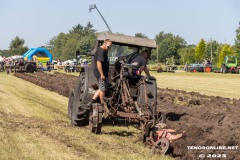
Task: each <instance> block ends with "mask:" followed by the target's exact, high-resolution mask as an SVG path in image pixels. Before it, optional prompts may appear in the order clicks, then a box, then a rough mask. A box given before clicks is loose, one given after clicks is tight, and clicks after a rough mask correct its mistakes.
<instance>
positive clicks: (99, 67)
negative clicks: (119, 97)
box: [97, 61, 105, 80]
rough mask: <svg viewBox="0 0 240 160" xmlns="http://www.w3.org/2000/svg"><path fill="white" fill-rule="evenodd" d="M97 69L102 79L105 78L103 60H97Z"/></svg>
mask: <svg viewBox="0 0 240 160" xmlns="http://www.w3.org/2000/svg"><path fill="white" fill-rule="evenodd" d="M97 69H98V71H99V73H100V75H101V79H102V80H105V77H104V74H103V70H102V62H101V61H97Z"/></svg>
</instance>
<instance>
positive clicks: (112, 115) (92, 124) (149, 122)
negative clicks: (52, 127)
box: [68, 33, 181, 154]
mask: <svg viewBox="0 0 240 160" xmlns="http://www.w3.org/2000/svg"><path fill="white" fill-rule="evenodd" d="M105 39H110V40H111V41H112V44H113V47H112V49H111V50H110V51H109V53H108V54H109V55H111V53H116V54H117V55H118V56H121V58H119V59H118V60H116V62H115V63H114V64H112V65H110V71H109V72H110V73H109V87H108V89H107V91H106V97H104V101H105V102H104V105H102V104H100V103H94V104H93V105H92V106H91V107H88V106H87V105H86V104H87V103H88V102H89V100H90V99H91V98H92V97H93V94H94V93H95V91H96V90H97V89H98V87H97V80H96V78H95V77H94V75H93V65H92V66H89V67H84V68H83V69H82V70H81V72H80V75H79V79H78V82H77V84H76V87H75V89H74V90H72V91H71V93H70V96H69V104H68V116H69V118H70V120H71V123H72V124H73V125H75V126H84V125H89V128H90V130H91V132H93V133H95V134H100V133H101V128H102V124H103V122H104V120H109V119H111V120H116V119H119V120H120V119H125V121H128V122H133V123H138V124H139V125H140V129H141V139H142V140H143V142H146V143H147V144H149V145H150V146H151V147H152V148H153V150H155V152H157V153H162V154H164V153H166V152H167V151H168V149H169V145H170V141H171V140H173V139H176V136H177V138H179V137H181V134H178V135H174V136H172V137H171V133H172V132H174V130H169V129H166V124H165V121H166V116H165V114H163V113H161V112H159V110H158V109H157V83H156V79H155V78H154V77H144V76H140V75H137V74H133V72H134V71H135V69H136V66H135V65H133V64H128V63H126V62H125V63H124V56H122V55H129V54H130V53H132V52H139V53H140V52H141V50H143V49H147V50H148V51H149V53H151V51H152V49H155V48H156V42H155V41H154V40H151V39H146V38H138V37H131V36H124V35H118V34H112V33H102V34H99V36H98V38H97V42H96V44H95V48H94V50H93V51H92V53H91V54H92V60H91V61H92V62H94V54H95V51H96V49H97V48H98V47H99V46H100V45H101V44H102V42H103V41H104V40H105ZM92 64H93V63H92Z"/></svg>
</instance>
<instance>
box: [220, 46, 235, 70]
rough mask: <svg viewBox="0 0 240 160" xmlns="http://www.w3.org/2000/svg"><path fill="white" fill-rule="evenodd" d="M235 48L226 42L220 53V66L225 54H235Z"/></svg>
mask: <svg viewBox="0 0 240 160" xmlns="http://www.w3.org/2000/svg"><path fill="white" fill-rule="evenodd" d="M234 55H235V53H234V49H233V47H231V46H230V45H229V44H225V45H224V46H223V48H222V50H221V52H220V54H219V58H218V67H221V65H222V63H223V61H224V57H225V56H234Z"/></svg>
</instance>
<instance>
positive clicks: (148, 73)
mask: <svg viewBox="0 0 240 160" xmlns="http://www.w3.org/2000/svg"><path fill="white" fill-rule="evenodd" d="M144 72H145V73H146V75H147V76H150V72H149V69H148V67H147V65H146V66H145V67H144Z"/></svg>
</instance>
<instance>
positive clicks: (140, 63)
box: [127, 53, 147, 71]
mask: <svg viewBox="0 0 240 160" xmlns="http://www.w3.org/2000/svg"><path fill="white" fill-rule="evenodd" d="M133 54H137V56H134V57H133V59H131V60H130V61H129V62H128V63H129V64H132V63H136V62H137V68H138V69H141V71H142V70H143V68H144V67H145V66H146V63H147V61H146V59H145V58H144V57H143V56H142V55H141V54H139V53H133ZM128 58H130V55H129V56H128V57H127V61H128Z"/></svg>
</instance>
